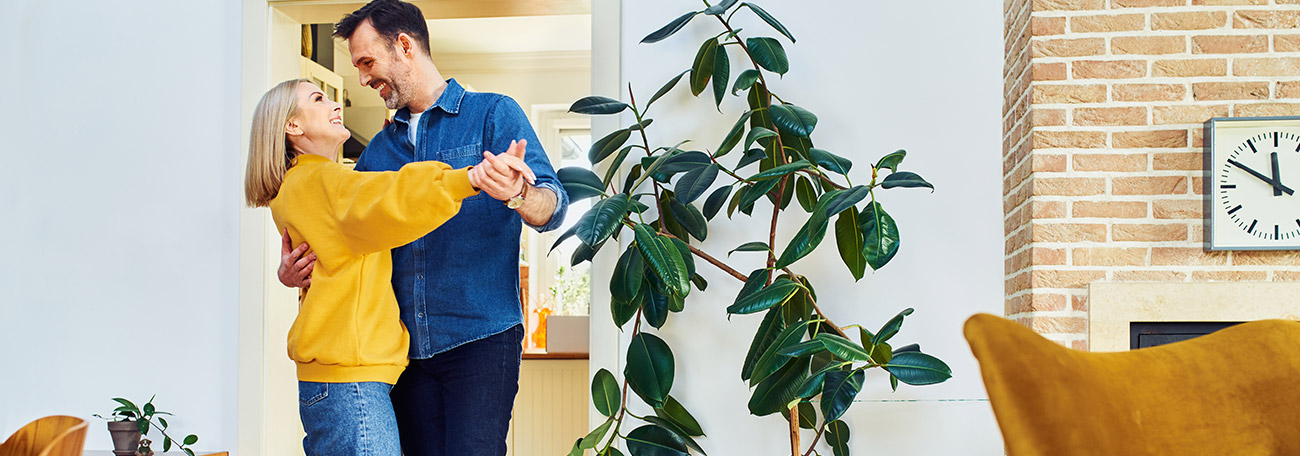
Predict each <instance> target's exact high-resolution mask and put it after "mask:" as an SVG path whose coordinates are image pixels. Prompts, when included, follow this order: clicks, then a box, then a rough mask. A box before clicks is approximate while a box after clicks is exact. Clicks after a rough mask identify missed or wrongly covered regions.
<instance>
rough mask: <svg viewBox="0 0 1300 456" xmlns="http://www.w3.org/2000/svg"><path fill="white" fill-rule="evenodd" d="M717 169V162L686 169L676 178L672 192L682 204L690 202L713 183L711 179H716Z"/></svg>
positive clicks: (702, 193)
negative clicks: (675, 184) (684, 172)
mask: <svg viewBox="0 0 1300 456" xmlns="http://www.w3.org/2000/svg"><path fill="white" fill-rule="evenodd" d="M718 169H719V168H718V165H717V164H715V163H710V164H709V165H708V166H701V167H699V168H695V169H693V170H690V171H687V172H686V174H683V175H682V177H681V178H680V179H678V180H677V186H676V187H675V188H674V189H673V193H676V194H677V199H679V200H681V202H682V204H690V203H691V202H693V201H695V200H696V199H698V198H699V197H700V196H701V195H704V192H705V191H707V190H708V189H709V187H711V186H712V185H713V181H715V180H717V179H718Z"/></svg>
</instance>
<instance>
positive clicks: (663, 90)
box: [645, 70, 691, 109]
mask: <svg viewBox="0 0 1300 456" xmlns="http://www.w3.org/2000/svg"><path fill="white" fill-rule="evenodd" d="M690 72H691V70H686V71H682V72H681V73H677V76H674V77H673V78H672V79H669V80H668V82H667V83H664V85H663V87H660V88H659V91H658V92H655V95H654V96H653V97H650V102H648V103H646V104H645V105H646V108H647V109H648V108H649V107H650V105H651V104H654V102H655V100H658V99H660V98H662V97H663V96H664V95H667V94H668V91H670V90H673V87H676V86H677V81H680V80H682V76H684V75H686V73H690Z"/></svg>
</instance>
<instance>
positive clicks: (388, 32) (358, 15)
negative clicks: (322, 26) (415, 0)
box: [334, 0, 429, 55]
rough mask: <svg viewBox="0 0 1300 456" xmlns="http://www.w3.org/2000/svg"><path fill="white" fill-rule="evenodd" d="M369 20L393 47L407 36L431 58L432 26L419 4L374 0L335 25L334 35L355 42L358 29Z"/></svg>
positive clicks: (397, 0)
mask: <svg viewBox="0 0 1300 456" xmlns="http://www.w3.org/2000/svg"><path fill="white" fill-rule="evenodd" d="M367 20H369V21H370V25H371V26H373V27H374V28H375V30H376V31H378V32H379V36H380V37H381V38H383V40H384V43H385V44H388V45H390V46H391V45H392V44H393V43H394V42H396V41H397V35H398V34H402V33H405V34H407V35H410V36H411V38H413V39H414V40H415V44H416V47H417V48H419V49H420V51H421V52H423V53H424V55H429V24H428V23H426V22H424V14H423V13H421V12H420V8H418V7H416V6H415V5H412V4H410V3H406V2H403V1H400V0H374V1H372V2H370V3H367V4H366V6H363V7H361V9H359V10H356V11H353V12H352V14H349V15H347V16H346V17H344V18H343V20H340V21H339V23H337V24H334V36H335V37H337V38H343V39H345V40H346V39H351V38H352V34H353V33H354V32H356V31H357V26H360V25H361V23H363V22H365V21H367Z"/></svg>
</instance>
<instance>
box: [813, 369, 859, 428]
mask: <svg viewBox="0 0 1300 456" xmlns="http://www.w3.org/2000/svg"><path fill="white" fill-rule="evenodd" d="M864 377H865V375H864V374H863V373H862V371H852V372H850V371H840V370H836V371H830V372H827V373H826V384H825V386H823V387H822V404H821V405H822V419H824V420H826V421H835V420H837V419H839V418H840V417H841V416H843V415H844V412H845V411H846V410H848V409H849V406H850V405H853V398H855V397H857V396H858V391H860V390H862V379H863V378H864Z"/></svg>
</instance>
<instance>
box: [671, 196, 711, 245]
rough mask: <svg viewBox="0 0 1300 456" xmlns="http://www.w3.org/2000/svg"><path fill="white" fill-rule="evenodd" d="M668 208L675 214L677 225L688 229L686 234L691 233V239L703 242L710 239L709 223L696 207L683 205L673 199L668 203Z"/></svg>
mask: <svg viewBox="0 0 1300 456" xmlns="http://www.w3.org/2000/svg"><path fill="white" fill-rule="evenodd" d="M668 208H669V210H671V211H672V212H673V217H674V218H676V219H677V223H679V224H681V225H682V228H686V232H687V233H690V234H691V237H693V238H695V239H698V240H701V241H703V240H705V239H706V238H708V237H709V222H708V220H705V219H704V214H701V213H700V210H699V209H696V208H695V206H694V205H691V204H682V203H681V202H680V201H679V200H677V199H676V198H673V199H672V200H670V201H669V202H668Z"/></svg>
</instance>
